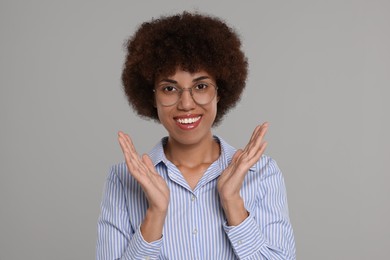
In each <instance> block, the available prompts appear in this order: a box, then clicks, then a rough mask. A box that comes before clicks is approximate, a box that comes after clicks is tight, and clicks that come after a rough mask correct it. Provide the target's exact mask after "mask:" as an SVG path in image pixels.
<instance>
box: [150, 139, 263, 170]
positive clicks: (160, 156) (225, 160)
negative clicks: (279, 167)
mask: <svg viewBox="0 0 390 260" xmlns="http://www.w3.org/2000/svg"><path fill="white" fill-rule="evenodd" d="M214 139H215V140H216V141H217V142H218V143H219V144H220V145H221V154H220V156H219V158H218V160H217V161H218V164H219V167H220V168H221V170H223V169H225V168H226V167H228V166H229V164H230V162H231V161H232V158H233V155H234V153H235V152H236V151H237V149H236V148H234V147H233V146H231V145H230V144H228V143H227V142H226V141H225V140H223V139H222V138H221V137H219V136H217V135H214ZM167 141H168V137H167V136H166V137H163V138H162V139H161V141H160V142H158V143H157V144H156V145H155V146H154V148H153V149H152V150H151V151H150V152H149V156H150V159H151V160H152V162H153V165H154V166H157V164H159V163H161V162H163V163H164V164H165V165H166V166H167V165H168V164H169V161H168V159H167V157H166V156H165V153H164V145H165V144H166V143H167ZM255 169H256V167H255V165H253V166H252V167H251V168H250V169H249V170H250V171H255Z"/></svg>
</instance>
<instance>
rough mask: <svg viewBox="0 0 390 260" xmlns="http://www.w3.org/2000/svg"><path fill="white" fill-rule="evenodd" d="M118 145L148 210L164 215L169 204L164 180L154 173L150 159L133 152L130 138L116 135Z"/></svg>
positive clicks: (119, 134)
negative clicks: (139, 187)
mask: <svg viewBox="0 0 390 260" xmlns="http://www.w3.org/2000/svg"><path fill="white" fill-rule="evenodd" d="M118 140H119V144H120V146H121V148H122V151H123V154H124V156H125V160H126V164H127V168H128V169H129V171H130V174H131V175H132V176H133V177H134V179H136V180H137V181H138V183H139V184H140V185H141V187H142V189H143V191H144V192H145V195H146V198H147V200H148V203H149V208H148V210H150V211H152V212H155V213H161V214H166V212H167V209H168V204H169V189H168V186H167V184H166V182H165V180H164V179H163V178H162V177H161V176H160V175H159V174H158V173H157V172H156V169H155V168H154V165H153V163H152V161H151V159H150V157H149V156H148V155H146V154H144V155H142V157H140V156H139V155H138V153H137V151H136V150H135V147H134V145H133V142H132V141H131V138H130V137H129V136H128V135H127V134H125V133H123V132H119V133H118Z"/></svg>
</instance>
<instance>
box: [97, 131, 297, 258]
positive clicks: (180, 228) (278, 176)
mask: <svg viewBox="0 0 390 260" xmlns="http://www.w3.org/2000/svg"><path fill="white" fill-rule="evenodd" d="M215 139H216V140H217V141H218V142H219V143H220V145H221V154H220V157H219V158H218V160H216V161H215V162H214V163H212V164H211V165H210V167H209V168H208V169H207V171H206V172H205V173H204V175H203V176H202V178H201V179H200V181H199V183H198V184H197V185H196V187H195V189H194V190H192V189H191V188H190V187H189V185H188V184H187V182H186V180H185V179H184V177H183V176H182V175H181V173H180V171H179V170H178V169H177V167H176V166H175V165H174V164H172V163H171V162H170V161H168V160H167V158H166V157H165V154H164V150H163V145H164V143H165V142H166V141H167V139H166V138H163V139H162V141H161V142H160V143H158V144H157V145H156V146H155V147H154V148H153V150H152V151H151V152H150V154H149V155H150V157H151V159H152V161H153V163H154V165H155V167H156V170H157V172H158V173H159V174H160V175H161V176H162V177H163V178H164V179H165V180H166V182H167V185H168V188H169V189H170V203H169V208H168V213H167V216H166V220H165V224H164V228H163V236H162V238H161V239H160V240H157V241H154V242H152V243H148V242H146V241H145V240H144V239H143V238H142V235H141V232H140V225H141V223H142V221H143V219H144V217H145V213H146V209H147V207H148V204H147V200H146V198H145V195H144V193H143V191H142V188H141V187H140V185H139V184H138V183H137V181H136V180H135V179H134V178H133V177H132V176H131V175H130V173H129V172H128V170H127V167H126V164H125V163H121V164H118V165H115V166H113V167H112V168H111V172H110V174H109V176H108V178H107V182H106V186H105V191H104V195H103V200H102V204H101V214H100V217H99V220H98V240H97V255H96V258H97V259H99V260H100V259H170V260H174V259H180V260H183V259H185V260H189V259H193V260H195V259H197V260H206V259H212V260H214V259H223V260H226V259H256V260H258V259H283V260H287V259H295V243H294V235H293V230H292V226H291V224H290V221H289V215H288V207H287V197H286V189H285V185H284V180H283V176H282V173H281V171H280V170H279V168H278V166H277V165H276V162H275V161H274V160H272V159H271V158H270V157H267V156H265V155H263V156H262V158H261V159H260V160H259V161H258V162H257V163H256V164H255V165H254V166H253V167H251V168H250V170H249V171H248V174H247V175H246V177H245V180H244V183H243V185H242V188H241V197H242V198H243V200H244V205H245V208H246V209H247V210H248V212H249V216H248V218H246V219H245V220H244V221H243V222H242V223H241V224H239V225H238V226H227V223H226V218H225V216H224V212H223V209H222V207H221V204H220V200H219V197H218V192H217V178H218V176H219V175H220V174H221V172H222V171H223V169H225V168H226V167H227V166H228V165H229V162H230V161H231V159H232V157H233V154H234V152H235V151H236V149H234V148H233V147H231V146H230V145H229V144H227V143H226V142H225V141H224V140H222V139H221V138H219V137H215Z"/></svg>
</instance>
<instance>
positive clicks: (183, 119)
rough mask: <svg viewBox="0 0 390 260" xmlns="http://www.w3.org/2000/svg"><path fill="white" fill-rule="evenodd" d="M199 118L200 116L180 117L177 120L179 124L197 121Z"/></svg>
mask: <svg viewBox="0 0 390 260" xmlns="http://www.w3.org/2000/svg"><path fill="white" fill-rule="evenodd" d="M199 119H200V116H198V117H193V118H181V119H177V122H179V123H180V124H193V123H195V122H196V121H198V120H199Z"/></svg>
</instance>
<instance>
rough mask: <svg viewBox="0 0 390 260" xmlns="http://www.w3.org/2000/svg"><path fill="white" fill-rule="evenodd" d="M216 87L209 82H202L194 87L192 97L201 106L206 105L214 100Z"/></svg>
mask: <svg viewBox="0 0 390 260" xmlns="http://www.w3.org/2000/svg"><path fill="white" fill-rule="evenodd" d="M215 93H216V87H215V86H214V85H213V84H211V83H208V82H200V83H197V84H196V85H195V86H193V87H192V97H193V99H194V100H195V102H196V103H198V104H199V105H206V104H208V103H210V102H211V100H213V98H214V97H215Z"/></svg>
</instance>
